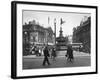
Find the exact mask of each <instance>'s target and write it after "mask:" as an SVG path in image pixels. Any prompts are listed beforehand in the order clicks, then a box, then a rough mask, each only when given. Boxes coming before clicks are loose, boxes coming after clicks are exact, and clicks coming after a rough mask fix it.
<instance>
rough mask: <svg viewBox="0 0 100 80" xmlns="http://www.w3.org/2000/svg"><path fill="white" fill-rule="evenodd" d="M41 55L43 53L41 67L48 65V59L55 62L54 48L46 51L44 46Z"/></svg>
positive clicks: (46, 48)
mask: <svg viewBox="0 0 100 80" xmlns="http://www.w3.org/2000/svg"><path fill="white" fill-rule="evenodd" d="M43 53H44V60H43V66H45V64H46V63H47V64H48V65H50V62H49V59H48V57H51V58H52V59H53V60H54V61H55V57H56V50H55V48H52V49H48V47H47V46H46V47H45V48H44V50H43Z"/></svg>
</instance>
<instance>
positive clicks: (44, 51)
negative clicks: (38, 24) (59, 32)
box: [31, 46, 74, 66]
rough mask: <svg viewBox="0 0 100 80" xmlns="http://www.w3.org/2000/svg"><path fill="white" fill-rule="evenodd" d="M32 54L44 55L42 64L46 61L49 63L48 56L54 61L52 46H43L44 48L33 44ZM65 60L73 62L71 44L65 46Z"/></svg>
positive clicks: (54, 53)
mask: <svg viewBox="0 0 100 80" xmlns="http://www.w3.org/2000/svg"><path fill="white" fill-rule="evenodd" d="M31 53H32V54H35V55H36V56H41V55H44V60H43V66H45V64H46V63H47V64H48V65H50V62H49V58H48V57H50V58H51V59H52V60H53V61H56V56H57V55H56V49H55V48H54V47H53V48H48V46H45V47H44V48H41V49H39V48H37V47H36V46H34V47H33V48H32V50H31ZM65 57H66V59H67V61H70V62H73V61H74V57H73V49H72V47H71V46H68V47H67V51H66V55H65Z"/></svg>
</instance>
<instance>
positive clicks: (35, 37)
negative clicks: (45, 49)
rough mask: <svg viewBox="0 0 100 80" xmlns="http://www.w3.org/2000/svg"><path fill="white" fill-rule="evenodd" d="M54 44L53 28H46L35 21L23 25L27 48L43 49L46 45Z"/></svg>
mask: <svg viewBox="0 0 100 80" xmlns="http://www.w3.org/2000/svg"><path fill="white" fill-rule="evenodd" d="M53 44H54V33H53V30H52V28H51V27H48V28H44V27H43V26H41V25H39V24H37V23H36V22H35V21H34V20H33V21H30V22H29V23H28V24H25V25H23V45H24V47H25V45H27V48H29V49H30V48H31V47H32V46H34V45H35V46H38V47H42V46H44V45H53Z"/></svg>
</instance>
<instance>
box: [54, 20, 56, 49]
mask: <svg viewBox="0 0 100 80" xmlns="http://www.w3.org/2000/svg"><path fill="white" fill-rule="evenodd" d="M54 36H55V47H56V18H55V19H54Z"/></svg>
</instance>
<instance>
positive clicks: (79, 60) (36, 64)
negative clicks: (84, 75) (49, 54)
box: [23, 52, 91, 69]
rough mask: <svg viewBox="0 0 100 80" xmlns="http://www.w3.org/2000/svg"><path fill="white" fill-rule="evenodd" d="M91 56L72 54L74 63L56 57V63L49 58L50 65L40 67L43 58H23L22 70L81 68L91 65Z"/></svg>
mask: <svg viewBox="0 0 100 80" xmlns="http://www.w3.org/2000/svg"><path fill="white" fill-rule="evenodd" d="M90 58H91V56H90V55H89V54H85V53H81V54H80V53H79V52H74V62H73V63H71V62H68V61H67V60H66V58H65V56H58V57H57V58H56V61H53V60H52V59H51V58H49V61H50V63H51V65H46V66H42V62H43V56H42V57H35V56H24V57H23V69H39V68H57V67H83V66H90V65H91V62H90V61H91V59H90Z"/></svg>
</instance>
